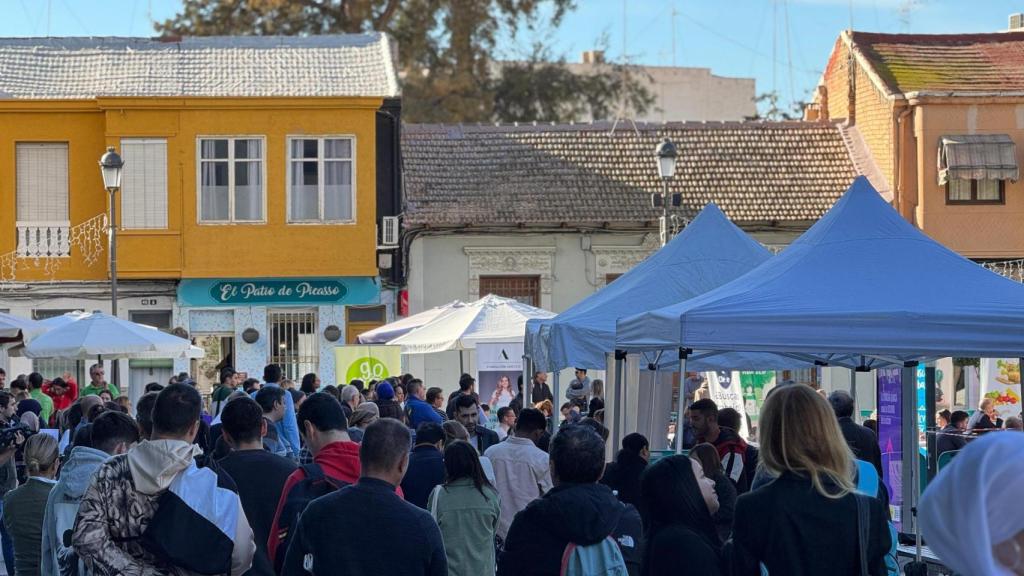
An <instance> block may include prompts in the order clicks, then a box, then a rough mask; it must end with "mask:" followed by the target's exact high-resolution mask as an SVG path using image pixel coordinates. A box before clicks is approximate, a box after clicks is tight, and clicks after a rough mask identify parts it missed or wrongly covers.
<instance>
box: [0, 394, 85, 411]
mask: <svg viewBox="0 0 1024 576" xmlns="http://www.w3.org/2000/svg"><path fill="white" fill-rule="evenodd" d="M11 402H14V395H12V394H11V393H10V392H8V391H7V390H0V408H7V406H8V405H9V404H10V403H11ZM78 412H79V414H81V412H82V409H81V408H79V409H78Z"/></svg>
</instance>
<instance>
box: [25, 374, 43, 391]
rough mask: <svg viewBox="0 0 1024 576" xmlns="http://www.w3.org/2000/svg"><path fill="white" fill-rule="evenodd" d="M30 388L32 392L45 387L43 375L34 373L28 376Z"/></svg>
mask: <svg viewBox="0 0 1024 576" xmlns="http://www.w3.org/2000/svg"><path fill="white" fill-rule="evenodd" d="M28 386H29V388H31V389H32V390H38V389H40V388H42V387H43V375H42V374H40V373H39V372H33V373H31V374H29V375H28Z"/></svg>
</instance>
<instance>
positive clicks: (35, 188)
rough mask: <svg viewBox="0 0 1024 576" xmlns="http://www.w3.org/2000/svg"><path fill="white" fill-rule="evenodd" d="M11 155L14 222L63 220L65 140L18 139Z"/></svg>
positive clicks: (65, 209)
mask: <svg viewBox="0 0 1024 576" xmlns="http://www.w3.org/2000/svg"><path fill="white" fill-rule="evenodd" d="M15 156H16V160H15V170H16V171H17V176H16V180H17V192H16V193H17V197H18V198H17V220H18V222H26V223H28V222H52V223H57V222H65V223H66V222H67V221H68V144H67V142H19V143H18V144H17V145H16V151H15Z"/></svg>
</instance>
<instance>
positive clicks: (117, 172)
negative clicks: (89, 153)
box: [100, 146, 124, 190]
mask: <svg viewBox="0 0 1024 576" xmlns="http://www.w3.org/2000/svg"><path fill="white" fill-rule="evenodd" d="M123 168H124V160H122V159H121V155H120V154H118V153H117V152H116V151H115V150H114V147H113V146H111V147H109V148H107V152H106V154H104V155H103V157H102V158H100V171H101V172H102V173H103V187H104V188H106V189H107V190H116V189H118V188H120V187H121V172H122V169H123Z"/></svg>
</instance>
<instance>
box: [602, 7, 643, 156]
mask: <svg viewBox="0 0 1024 576" xmlns="http://www.w3.org/2000/svg"><path fill="white" fill-rule="evenodd" d="M628 2H629V0H622V85H623V86H625V85H626V84H627V82H626V80H627V78H626V75H627V74H628V73H629V72H628V70H627V66H629V57H628V56H626V41H627V27H626V16H627V14H628V12H627V7H628ZM620 120H625V121H628V122H629V123H630V124H632V125H633V132H634V133H635V134H636V137H637V138H638V139H639V138H640V129H639V128H637V127H636V121H634V120H633V119H632V118H631V117H629V116H627V115H626V95H625V93H623V94H622V100H621V101H620V102H619V111H618V112H617V113H616V114H615V121H613V122H612V128H611V130H609V131H608V134H609V135H613V134H615V129H616V128H618V127H619V121H620Z"/></svg>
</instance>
